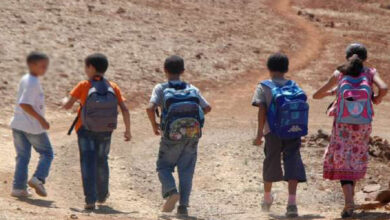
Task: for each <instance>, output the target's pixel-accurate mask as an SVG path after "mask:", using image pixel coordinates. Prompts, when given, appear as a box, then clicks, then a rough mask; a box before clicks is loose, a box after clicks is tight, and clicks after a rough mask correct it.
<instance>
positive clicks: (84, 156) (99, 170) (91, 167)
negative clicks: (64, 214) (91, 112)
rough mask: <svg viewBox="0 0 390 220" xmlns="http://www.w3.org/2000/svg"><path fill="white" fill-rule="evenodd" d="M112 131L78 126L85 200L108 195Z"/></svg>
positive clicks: (90, 200)
mask: <svg viewBox="0 0 390 220" xmlns="http://www.w3.org/2000/svg"><path fill="white" fill-rule="evenodd" d="M111 134H112V132H91V131H88V130H86V129H84V128H80V129H79V131H78V132H77V137H78V144H79V150H80V165H81V175H82V181H83V189H84V195H85V202H86V203H87V204H93V203H95V202H96V201H103V200H105V199H106V197H107V196H108V193H109V191H108V185H109V167H108V154H109V153H110V144H111Z"/></svg>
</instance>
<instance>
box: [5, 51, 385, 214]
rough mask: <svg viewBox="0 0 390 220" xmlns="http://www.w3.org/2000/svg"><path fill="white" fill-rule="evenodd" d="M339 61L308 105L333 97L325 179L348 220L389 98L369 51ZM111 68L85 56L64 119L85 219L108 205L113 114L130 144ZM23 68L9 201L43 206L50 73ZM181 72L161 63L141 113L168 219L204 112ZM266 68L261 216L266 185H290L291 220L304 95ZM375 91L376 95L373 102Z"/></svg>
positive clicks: (184, 194) (273, 64)
mask: <svg viewBox="0 0 390 220" xmlns="http://www.w3.org/2000/svg"><path fill="white" fill-rule="evenodd" d="M346 58H347V62H346V63H345V64H343V65H342V66H340V67H339V68H337V70H336V71H335V73H334V74H333V75H332V76H331V78H330V79H329V81H328V82H327V83H326V84H325V85H324V86H323V87H321V89H319V90H318V91H317V92H316V93H315V94H314V96H313V98H315V99H320V98H324V97H326V96H336V101H335V102H334V103H333V105H332V107H331V109H330V110H329V112H330V115H332V116H334V118H335V120H334V125H333V131H332V137H331V141H330V145H329V146H328V148H327V150H326V153H325V157H324V158H325V159H324V178H326V179H331V180H340V182H341V185H342V188H343V192H344V195H345V208H344V210H343V212H342V217H343V218H346V217H350V216H352V214H353V210H354V198H353V197H354V187H355V185H356V181H357V180H359V179H362V178H363V177H364V175H365V173H366V169H367V162H368V140H369V136H370V134H371V121H372V116H373V109H372V103H375V104H379V103H380V102H381V101H382V99H383V97H384V96H385V95H386V93H387V85H386V84H385V83H384V82H383V81H382V79H381V78H380V77H379V75H378V73H377V72H376V70H375V69H372V68H367V67H365V66H364V61H365V60H366V59H367V50H366V48H365V47H364V46H363V45H362V44H352V45H350V46H349V47H348V48H347V51H346ZM108 65H109V63H108V59H107V57H106V56H105V55H103V54H99V53H96V54H92V55H90V56H88V57H87V58H86V59H85V73H86V75H87V78H88V79H87V80H84V81H81V82H80V83H78V84H77V85H76V86H75V87H74V88H73V90H72V91H71V92H70V97H69V98H68V99H67V101H66V102H65V103H64V105H63V107H64V109H71V108H72V107H73V105H74V104H75V103H76V102H79V103H80V107H79V110H78V114H77V118H76V120H75V123H74V127H75V129H76V132H77V137H78V145H79V151H80V164H81V174H82V182H83V189H84V195H85V209H86V210H93V209H95V204H96V203H104V202H105V201H106V200H107V199H108V197H109V195H110V194H109V166H108V154H109V151H110V143H111V136H112V132H113V131H114V130H115V129H116V127H117V116H118V106H119V109H120V110H121V113H122V115H123V120H124V124H125V132H124V139H125V141H130V140H131V130H130V113H129V110H128V108H127V106H126V104H125V98H124V97H123V96H122V93H121V90H120V88H119V87H118V86H117V85H116V84H115V83H114V82H111V81H108V80H107V79H106V78H105V76H104V74H105V72H106V71H107V69H108ZM27 66H28V70H29V72H28V73H27V74H26V75H24V76H23V78H22V79H21V81H20V85H19V92H18V96H17V103H16V107H15V113H14V117H13V119H12V122H11V128H12V132H13V138H14V144H15V149H16V154H17V157H16V168H15V175H14V182H13V190H12V193H11V195H12V196H15V197H29V196H31V193H30V192H29V191H28V189H27V185H29V186H30V187H31V188H33V189H34V190H35V191H36V193H37V194H38V195H40V196H47V192H46V190H45V187H44V184H45V179H46V178H47V176H48V174H49V169H50V165H51V162H52V160H53V149H52V146H51V144H50V140H49V138H48V135H47V130H48V129H49V128H50V124H49V123H48V122H47V120H46V119H45V99H44V94H43V90H42V87H41V85H40V82H39V77H40V76H43V75H44V74H45V73H46V71H47V69H48V66H49V58H48V56H47V55H45V54H43V53H40V52H32V53H30V54H29V55H28V57H27ZM184 67H185V66H184V60H183V59H182V58H181V57H179V56H170V57H168V58H167V59H166V60H165V63H164V70H165V74H166V78H167V81H166V82H164V83H161V84H158V85H156V86H155V88H154V89H153V92H152V96H151V98H150V103H149V106H148V107H147V109H146V111H147V115H148V117H149V120H150V122H151V126H152V129H153V132H154V134H155V135H157V136H161V141H160V149H159V154H158V158H157V172H158V177H159V179H160V182H161V185H162V197H163V198H164V199H166V201H165V204H164V206H163V208H162V211H163V212H172V211H173V210H174V209H175V206H176V203H177V202H179V206H178V208H177V214H178V215H180V216H187V215H188V210H187V208H188V206H189V198H190V193H191V190H192V179H193V175H194V171H195V165H196V160H197V148H198V143H199V139H200V138H201V136H202V127H203V125H204V121H205V118H204V117H205V114H207V113H209V112H210V111H211V107H210V104H209V103H208V102H207V101H206V99H205V98H204V97H203V96H202V95H201V93H200V91H199V89H197V88H196V87H195V86H193V85H191V84H189V83H186V82H184V81H182V80H181V75H182V74H183V73H184V71H185V68H184ZM267 67H268V70H269V72H270V79H269V80H265V81H262V82H261V83H260V84H259V85H258V87H257V88H256V92H255V95H254V97H253V101H252V105H253V106H256V107H258V109H259V110H258V132H257V137H256V138H255V140H254V144H255V145H261V144H262V143H263V138H265V144H264V148H265V149H264V152H265V160H264V164H263V178H264V200H263V203H262V209H263V211H269V210H270V208H271V206H272V203H273V200H274V198H273V196H272V194H271V189H272V184H273V183H274V182H278V181H282V180H284V181H287V182H288V192H289V197H288V203H287V212H286V216H287V217H297V216H298V209H297V205H296V191H297V186H298V183H299V182H305V181H306V173H305V168H304V165H303V162H302V158H301V154H300V147H301V137H302V136H305V135H306V134H307V133H308V112H309V105H308V103H307V96H306V94H305V92H304V91H303V90H302V89H301V88H300V87H299V86H298V85H297V84H296V83H295V82H294V81H292V80H288V79H287V78H286V77H285V74H286V73H287V72H288V67H289V60H288V57H287V56H286V55H284V54H281V53H276V54H274V55H271V56H270V57H269V59H268V61H267ZM374 85H375V86H376V87H377V88H378V93H376V94H374V89H373V87H374ZM160 110H161V111H160ZM158 118H160V120H159V122H158V120H157V119H158ZM31 147H34V149H35V150H36V151H37V152H38V153H39V154H40V158H39V162H38V167H37V169H36V172H35V173H34V175H33V177H32V178H31V179H30V180H29V181H27V179H28V164H29V160H30V156H31ZM282 154H283V158H282ZM282 160H283V165H284V172H283V169H282ZM175 168H176V169H177V171H178V174H179V186H177V185H176V182H175V178H174V176H173V172H174V170H175Z"/></svg>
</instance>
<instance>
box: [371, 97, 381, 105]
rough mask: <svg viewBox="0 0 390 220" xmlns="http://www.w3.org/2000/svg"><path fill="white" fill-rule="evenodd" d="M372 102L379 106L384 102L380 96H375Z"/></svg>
mask: <svg viewBox="0 0 390 220" xmlns="http://www.w3.org/2000/svg"><path fill="white" fill-rule="evenodd" d="M372 102H373V103H374V104H375V105H379V104H381V102H382V97H380V96H374V98H373V99H372Z"/></svg>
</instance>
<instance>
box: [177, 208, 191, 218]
mask: <svg viewBox="0 0 390 220" xmlns="http://www.w3.org/2000/svg"><path fill="white" fill-rule="evenodd" d="M177 215H178V216H179V217H188V209H187V206H181V205H179V207H177Z"/></svg>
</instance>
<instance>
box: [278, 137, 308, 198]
mask: <svg viewBox="0 0 390 220" xmlns="http://www.w3.org/2000/svg"><path fill="white" fill-rule="evenodd" d="M300 148H301V139H300V138H296V139H292V140H284V141H283V161H284V170H285V176H284V180H286V181H288V192H289V197H288V205H296V194H297V187H298V182H305V181H306V171H305V167H304V165H303V162H302V158H301V152H300Z"/></svg>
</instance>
